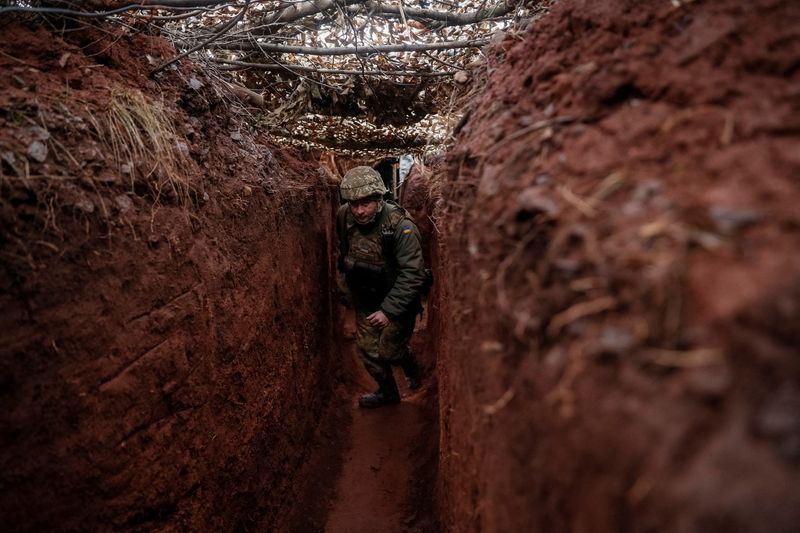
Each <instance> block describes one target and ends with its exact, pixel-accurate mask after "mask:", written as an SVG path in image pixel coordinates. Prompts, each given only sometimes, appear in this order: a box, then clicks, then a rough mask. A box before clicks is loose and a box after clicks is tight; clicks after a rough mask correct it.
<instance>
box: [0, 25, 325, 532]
mask: <svg viewBox="0 0 800 533" xmlns="http://www.w3.org/2000/svg"><path fill="white" fill-rule="evenodd" d="M3 24H4V25H3V28H2V29H3V39H2V43H0V47H2V50H3V51H4V54H3V55H2V58H0V71H2V75H3V77H4V78H5V79H9V80H12V83H11V85H10V86H9V87H7V88H5V89H4V90H3V91H2V94H0V98H2V102H0V103H2V109H1V110H0V112H1V113H0V120H1V121H2V129H1V130H0V131H2V133H0V144H2V148H3V154H2V156H3V163H2V164H3V167H2V170H3V173H2V179H0V187H2V201H0V222H1V223H2V233H0V237H1V238H0V254H2V267H1V268H0V309H2V313H1V314H0V390H1V391H2V392H0V398H1V402H2V403H1V404H0V471H1V472H2V474H0V495H1V496H0V522H2V523H3V527H4V529H5V530H7V531H12V530H14V531H45V530H49V531H54V530H59V531H87V530H95V531H99V530H142V531H145V530H146V531H154V530H155V531H158V530H192V531H234V530H247V529H251V528H253V527H254V526H256V525H257V526H258V528H261V529H264V528H266V529H269V528H270V527H271V526H270V524H274V523H276V521H277V518H278V515H279V513H283V512H284V510H285V509H286V507H287V505H288V502H289V501H290V500H291V498H292V497H293V494H294V493H295V491H296V490H299V488H300V485H298V484H292V483H291V480H292V475H293V474H294V473H295V472H296V471H297V468H298V467H299V465H300V462H301V461H302V459H303V455H304V453H305V452H306V449H307V447H308V445H309V441H310V436H311V435H312V433H313V431H314V429H315V426H316V423H317V420H318V418H317V417H318V416H319V413H320V410H321V409H322V408H323V407H324V405H325V402H326V398H327V397H328V396H329V394H330V391H329V386H330V385H329V384H330V383H331V382H332V381H333V380H332V379H331V374H332V372H334V367H333V365H332V364H331V363H332V355H333V353H335V350H334V348H335V347H334V346H332V345H331V342H332V341H331V340H330V339H332V338H334V336H333V335H332V333H333V332H332V330H331V324H332V315H333V313H334V311H333V310H332V306H331V301H330V284H329V280H330V276H331V264H330V257H331V254H330V251H331V250H330V243H331V231H332V228H331V224H330V221H331V220H332V218H333V211H332V210H333V209H334V207H333V205H332V199H333V197H332V190H331V189H330V187H329V186H328V184H326V183H324V182H323V181H322V180H321V178H320V177H319V174H318V173H317V172H316V168H315V167H314V166H311V165H309V164H307V163H305V162H303V161H302V160H301V159H299V158H298V157H297V155H296V154H292V153H288V152H284V151H281V150H279V149H277V148H276V147H274V146H272V145H270V144H269V143H268V142H266V141H264V140H263V139H258V138H254V137H253V136H252V135H251V134H250V133H249V132H248V131H247V128H246V126H245V125H244V124H245V123H244V122H243V121H241V120H240V119H239V118H238V117H237V116H236V115H235V113H234V111H235V108H233V107H231V106H230V104H229V103H227V102H226V101H225V100H224V99H222V98H221V95H220V94H219V93H218V92H216V91H215V89H214V88H213V83H212V82H211V81H210V80H209V79H208V78H205V77H203V76H202V75H201V74H200V73H197V72H195V71H192V70H191V69H190V68H189V67H187V66H183V67H181V68H180V69H172V70H169V71H168V72H167V73H166V74H165V75H164V76H162V77H160V78H159V80H158V81H157V82H156V81H152V80H148V79H147V77H146V74H147V72H148V70H149V69H150V68H152V66H153V63H156V62H159V61H162V60H164V59H166V58H169V57H171V56H172V55H173V54H174V50H172V49H171V48H170V47H168V46H166V45H165V44H164V42H163V41H162V40H160V39H158V38H156V37H149V36H146V35H142V34H140V35H134V36H131V35H130V34H128V33H123V32H120V31H119V30H117V29H114V28H108V27H106V28H102V29H100V30H92V29H89V30H86V29H85V28H83V29H73V31H70V32H65V33H61V32H59V31H46V30H45V29H44V28H43V27H42V26H40V25H39V24H38V23H34V22H30V23H27V22H19V21H16V22H13V23H10V22H9V21H8V20H6V21H3ZM67 24H69V23H67ZM120 102H122V103H123V104H124V105H123V106H122V107H121V108H120V107H118V106H117V104H119V103H120ZM142 103H143V104H144V105H142V106H141V107H137V105H140V104H142ZM153 109H156V110H159V113H153V112H148V110H153ZM109 117H117V119H119V120H120V121H122V120H123V119H125V117H128V118H129V119H130V120H131V121H133V122H132V123H133V124H134V127H133V128H129V129H124V128H122V129H119V128H118V129H116V130H113V131H116V133H118V134H119V135H118V136H116V137H114V139H116V144H115V143H109V142H107V141H109V139H108V138H107V137H104V133H109V131H111V130H105V129H104V127H109V128H110V127H113V126H114V123H113V121H112V120H111V118H109ZM145 119H148V120H152V121H155V122H156V124H155V126H152V127H151V125H150V124H149V122H147V121H146V120H145ZM159 120H161V122H158V121H159ZM104 121H105V122H104ZM117 126H119V125H117ZM168 129H172V130H174V131H172V132H167V133H166V134H165V137H164V138H167V139H168V143H169V144H168V145H167V146H166V148H164V147H163V146H162V147H159V146H158V142H157V141H158V140H159V139H160V138H161V137H159V136H161V135H162V134H164V131H165V130H168ZM125 132H127V134H130V135H132V137H125V134H126V133H125ZM37 142H38V143H39V144H38V145H37V144H36V143H37ZM135 143H139V144H140V145H141V146H143V147H144V149H143V150H141V151H136V150H135V149H133V148H132V147H131V146H132V145H133V144H135ZM115 147H116V148H115ZM159 150H162V151H163V153H160V152H159ZM164 150H166V151H164ZM120 154H123V155H125V156H126V157H127V158H128V159H127V160H120V159H119V156H120ZM159 154H160V156H164V155H165V154H167V156H168V157H167V159H169V157H173V158H174V161H173V162H176V163H175V165H174V166H173V167H169V166H168V165H166V164H164V161H165V159H164V158H163V157H162V158H161V159H159Z"/></svg>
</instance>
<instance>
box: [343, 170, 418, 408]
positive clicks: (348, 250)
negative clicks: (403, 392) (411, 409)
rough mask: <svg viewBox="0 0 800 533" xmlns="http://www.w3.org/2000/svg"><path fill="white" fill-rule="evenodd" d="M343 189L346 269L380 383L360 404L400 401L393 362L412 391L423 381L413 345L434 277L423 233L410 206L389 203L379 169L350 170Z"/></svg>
mask: <svg viewBox="0 0 800 533" xmlns="http://www.w3.org/2000/svg"><path fill="white" fill-rule="evenodd" d="M339 191H340V193H341V197H342V199H343V200H345V201H346V202H347V203H345V204H344V205H342V207H341V208H339V212H338V214H337V218H336V227H337V232H338V236H339V270H340V271H342V273H343V274H344V279H345V283H346V284H347V289H348V290H349V292H350V294H351V295H352V299H353V305H354V307H355V312H356V328H357V333H356V343H357V345H358V350H359V354H360V357H361V360H362V362H363V363H364V366H365V367H366V369H367V372H369V374H370V376H372V378H373V379H374V380H375V381H376V382H377V383H378V390H376V391H375V392H373V393H371V394H365V395H363V396H361V397H360V398H359V401H358V404H359V406H361V407H365V408H372V407H381V406H383V405H390V404H396V403H399V402H400V393H399V392H398V390H397V383H396V382H395V379H394V374H393V373H392V366H400V367H402V369H403V372H404V373H405V376H406V382H407V383H408V386H409V388H411V389H417V388H419V386H420V377H419V370H418V367H417V363H416V361H415V359H414V355H413V354H412V352H411V350H410V349H409V347H408V342H409V340H410V339H411V334H412V333H413V331H414V324H415V323H416V318H417V315H418V314H419V313H420V311H421V310H422V303H421V292H422V290H423V288H424V287H425V285H426V283H427V281H428V274H427V273H426V270H425V264H424V261H423V258H422V246H421V238H420V234H419V230H418V229H417V226H416V225H415V224H414V222H413V221H412V220H411V218H409V216H408V214H407V213H406V211H405V210H404V209H403V208H402V207H400V206H398V205H395V204H393V203H389V202H385V201H384V200H383V198H384V195H385V193H386V192H387V191H386V186H385V185H384V183H383V180H382V179H381V176H380V174H378V172H377V171H376V170H375V169H373V168H371V167H367V166H361V167H355V168H353V169H350V170H349V171H347V173H346V174H345V175H344V178H342V182H341V184H340V186H339Z"/></svg>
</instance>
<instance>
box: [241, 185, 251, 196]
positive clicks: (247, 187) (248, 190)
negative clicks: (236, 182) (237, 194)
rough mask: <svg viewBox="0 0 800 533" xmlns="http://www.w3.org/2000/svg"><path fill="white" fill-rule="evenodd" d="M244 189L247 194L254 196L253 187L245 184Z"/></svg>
mask: <svg viewBox="0 0 800 533" xmlns="http://www.w3.org/2000/svg"><path fill="white" fill-rule="evenodd" d="M242 191H243V192H244V195H245V196H252V195H253V188H252V187H251V186H249V185H245V186H244V187H242Z"/></svg>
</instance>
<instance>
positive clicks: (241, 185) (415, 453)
mask: <svg viewBox="0 0 800 533" xmlns="http://www.w3.org/2000/svg"><path fill="white" fill-rule="evenodd" d="M799 9H800V6H798V3H797V2H791V1H788V0H758V1H757V2H753V5H752V6H748V8H744V7H742V5H741V2H736V1H735V0H719V1H718V2H703V1H695V2H684V1H674V2H634V1H630V0H609V1H608V2H599V3H598V2H586V1H582V0H562V1H560V2H554V3H553V6H552V10H551V11H550V12H549V13H548V14H547V15H546V16H543V17H542V18H541V20H539V21H536V22H535V23H534V22H532V25H531V29H530V31H528V33H526V34H518V35H513V36H508V38H503V39H498V40H497V41H496V42H494V43H493V44H492V48H491V53H489V54H488V55H487V58H486V63H485V64H484V65H483V66H480V65H479V66H477V67H475V68H476V69H479V70H476V71H474V72H472V74H474V75H475V76H474V77H475V79H476V80H478V81H480V83H481V84H482V85H481V86H480V87H478V88H476V89H475V91H474V93H472V100H471V101H470V102H468V103H466V104H465V105H466V107H465V108H464V114H463V118H462V120H460V121H459V122H458V125H457V127H456V131H455V132H454V142H453V144H452V145H451V146H450V147H449V149H448V151H447V153H446V154H443V155H441V156H440V157H438V158H431V159H429V160H426V164H429V166H428V171H427V173H425V174H424V175H421V176H419V181H418V184H417V189H416V191H417V195H416V196H414V195H412V196H410V197H408V198H406V199H405V200H404V202H405V204H404V205H406V206H407V207H409V209H411V210H412V211H413V213H414V217H415V220H417V222H418V225H419V226H420V229H421V231H422V233H423V236H424V239H425V240H426V242H427V243H428V245H429V246H430V250H428V258H427V259H430V261H429V262H430V264H431V265H432V266H433V268H434V270H435V273H436V280H437V281H436V283H435V284H434V287H433V292H432V294H431V296H430V300H429V302H428V309H427V311H426V313H425V314H424V315H423V318H422V319H421V321H420V322H419V324H418V331H417V332H416V334H415V336H414V340H413V347H414V349H415V351H416V353H417V354H418V356H419V358H420V362H421V364H422V368H423V382H424V385H423V388H422V389H421V390H420V391H418V392H413V393H412V392H411V391H407V390H405V389H403V391H402V394H403V401H402V402H401V404H400V405H398V406H392V407H386V408H382V409H378V410H374V411H365V410H360V409H358V408H357V407H356V403H355V402H356V398H357V396H358V395H359V394H361V393H363V392H366V391H369V390H370V389H371V388H372V387H373V385H372V383H371V381H370V380H369V378H368V377H367V376H366V375H365V374H364V371H363V368H361V365H360V363H359V362H358V360H357V357H356V353H355V348H354V346H353V340H352V336H353V335H352V330H353V324H352V317H350V316H349V315H348V311H346V310H345V309H344V308H342V307H341V306H340V305H339V303H338V302H337V300H336V298H335V296H334V290H333V288H334V278H335V275H336V264H335V259H334V258H335V255H336V243H335V235H334V228H333V220H334V213H335V210H336V208H337V207H338V205H339V198H338V193H337V183H336V180H335V179H332V178H330V177H329V176H325V175H322V174H321V173H320V167H321V166H322V165H321V160H320V158H319V157H317V156H318V155H319V154H317V155H314V156H313V157H312V156H311V155H309V154H308V153H303V152H298V151H295V150H292V149H289V148H286V147H282V146H279V145H276V144H274V143H273V142H272V141H270V140H269V139H267V138H265V137H263V136H260V135H259V134H257V133H253V132H247V131H244V130H245V129H246V128H242V124H241V122H240V117H239V116H238V115H236V114H235V113H233V112H231V110H230V107H229V106H228V104H227V103H226V101H224V100H223V99H221V98H220V97H219V95H218V94H217V93H216V92H215V91H214V90H213V89H212V88H211V84H210V82H209V83H200V84H199V85H198V84H197V83H194V84H190V85H187V83H186V79H187V76H189V75H191V74H197V71H195V70H192V69H194V68H195V67H193V66H191V65H187V66H185V67H181V68H182V69H185V70H174V71H167V72H166V73H165V75H164V78H163V79H164V80H165V81H164V82H163V83H161V84H160V85H159V84H156V83H155V82H153V81H152V80H149V79H148V78H147V77H146V73H147V72H148V71H149V69H150V67H149V66H148V64H147V62H148V59H147V56H148V54H147V53H143V52H149V53H151V54H152V55H153V56H154V57H155V56H160V55H164V54H168V53H172V51H170V50H165V48H168V47H167V46H166V44H165V41H163V40H161V39H160V38H158V37H156V36H152V35H146V34H143V33H142V34H136V35H132V36H131V37H130V43H129V44H131V46H127V45H126V46H122V45H120V46H117V47H114V48H109V49H110V50H112V52H113V53H109V54H104V55H103V56H102V61H96V60H95V59H94V57H95V56H91V57H89V56H87V55H86V51H85V48H86V47H87V46H91V45H92V44H87V43H86V42H84V38H85V39H86V40H87V41H91V43H96V42H101V43H102V47H103V49H104V51H105V49H106V44H109V46H110V45H111V44H116V42H117V41H116V40H114V42H113V43H107V42H105V41H102V39H109V37H108V35H105V34H103V35H100V34H97V35H95V34H91V33H90V34H87V35H83V36H81V34H79V33H77V32H76V33H67V34H65V35H66V36H65V37H63V40H58V39H54V38H52V33H51V32H50V30H48V29H46V28H42V27H39V26H37V25H36V24H15V23H7V24H6V22H5V21H2V22H3V24H6V25H5V26H3V30H4V32H3V37H2V38H0V48H2V52H3V53H2V54H0V73H2V74H3V79H8V80H11V82H12V83H10V85H7V86H4V87H3V88H2V89H0V104H2V113H0V125H1V126H2V127H0V147H2V151H0V156H1V159H2V161H0V165H2V166H0V170H2V173H1V174H0V191H2V195H0V227H1V228H2V233H0V258H2V264H1V265H0V310H2V313H0V523H2V524H3V527H4V529H7V530H9V531H24V532H28V531H30V532H33V531H36V532H38V531H107V530H112V531H129V532H139V531H164V532H167V531H231V532H240V531H241V532H244V531H286V532H295V531H297V532H301V533H302V532H306V531H309V532H316V531H329V532H346V531H353V532H360V531H365V532H372V531H380V532H415V533H416V532H420V533H427V532H435V531H452V532H456V533H461V532H473V531H474V532H483V531H486V532H516V531H537V532H576V533H582V532H592V533H626V532H631V533H633V532H636V533H640V532H647V533H650V532H654V533H656V532H661V531H668V532H676V533H693V532H695V531H703V532H710V533H716V532H720V533H722V532H726V533H727V532H730V531H747V532H755V533H762V532H764V533H784V532H786V533H789V532H794V531H795V530H796V529H797V524H798V523H800V466H798V465H800V366H799V365H798V358H797V353H798V346H800V336H799V335H798V329H797V327H796V324H798V323H800V303H799V302H800V276H799V275H798V273H800V255H798V252H797V251H798V250H800V232H799V231H798V228H800V222H798V217H797V208H796V206H797V203H798V196H800V192H798V187H797V179H796V177H797V176H798V175H800V160H799V159H798V157H797V154H798V153H800V151H799V150H798V146H800V136H798V131H800V128H799V127H798V124H800V122H798V116H800V115H798V109H800V107H798V104H797V95H798V93H797V86H798V76H799V75H800V68H798V64H800V63H798V57H799V56H800V54H799V53H798V50H800V44H798V43H800V37H798V34H797V31H796V29H795V27H794V26H792V25H791V24H788V23H787V21H791V20H798V19H800V11H798V10H799ZM101 33H102V32H101ZM60 38H61V37H59V39H60ZM70 39H74V40H72V41H70ZM64 50H69V55H68V56H67V55H64ZM9 57H12V59H9ZM20 61H22V62H20ZM62 63H63V64H62ZM198 81H199V80H198ZM206 81H208V80H206ZM65 87H67V88H69V91H66V93H65V92H64V88H65ZM109 87H112V88H115V89H117V90H114V91H109V90H108V88H109ZM71 95H72V96H74V97H75V98H74V100H72V99H70V98H71ZM120 95H123V96H120ZM125 95H127V96H125ZM131 95H138V96H136V97H135V98H134V97H132V96H131ZM139 97H141V98H139ZM115 98H123V100H122V102H123V103H127V104H130V103H131V102H142V101H144V102H148V105H157V104H158V105H163V106H164V109H163V110H164V116H165V117H168V118H169V120H170V121H171V123H174V126H175V127H174V128H171V129H172V130H174V133H175V135H176V136H177V137H178V139H179V140H180V143H181V144H180V146H181V148H185V149H186V150H181V151H182V152H185V153H186V154H188V155H187V159H185V160H182V161H181V166H180V170H181V172H180V173H179V178H180V179H179V180H177V181H172V182H170V181H169V180H168V179H167V177H169V176H172V177H173V178H174V177H175V176H174V174H170V172H171V171H174V170H175V169H174V168H163V167H161V166H159V164H160V160H158V158H155V160H148V161H145V162H144V163H146V164H144V163H143V164H142V165H141V167H142V168H136V166H135V165H133V166H132V165H130V164H128V163H127V162H124V163H125V164H124V165H120V164H119V163H121V162H120V161H116V160H115V155H116V154H115V153H114V152H115V149H114V147H110V146H106V145H104V144H103V143H102V138H101V136H98V135H97V133H98V132H97V131H94V130H93V129H92V127H90V126H91V124H92V122H91V120H93V119H95V118H96V117H102V116H103V115H104V113H106V112H107V110H108V109H109V108H111V107H114V106H115V105H116V106H117V107H118V106H119V104H120V101H119V100H114V99H115ZM159 103H160V104H159ZM145 107H146V106H145ZM32 123H33V124H36V126H32V125H31V124H32ZM40 123H41V124H44V125H45V126H47V128H48V131H47V132H46V133H47V135H44V134H43V133H42V131H41V129H42V128H41V126H40ZM48 136H49V137H48ZM48 139H52V141H49V140H48ZM44 141H48V142H49V143H50V144H47V146H48V147H49V150H50V152H48V153H47V154H43V153H42V143H44ZM56 141H57V142H56ZM36 143H39V144H36ZM29 146H34V147H38V150H34V151H33V152H28V149H29ZM25 154H28V155H27V156H26V155H25ZM28 156H29V157H28ZM36 157H38V158H40V159H41V158H42V157H44V160H43V161H39V162H37V161H36ZM142 157H148V154H144V155H143V156H142ZM21 162H27V163H29V164H30V169H31V174H30V175H25V174H24V172H23V171H24V169H25V168H26V167H25V165H23V164H21ZM123 166H124V167H125V169H126V170H125V171H123V170H122V168H123ZM153 169H155V170H153ZM159 180H161V181H159ZM164 180H166V181H164ZM399 377H400V376H399V374H398V378H399ZM398 381H401V382H402V379H399V380H398Z"/></svg>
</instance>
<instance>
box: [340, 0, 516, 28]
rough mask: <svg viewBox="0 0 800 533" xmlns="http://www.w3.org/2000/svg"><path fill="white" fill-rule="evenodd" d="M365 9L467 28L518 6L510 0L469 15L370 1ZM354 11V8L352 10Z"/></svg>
mask: <svg viewBox="0 0 800 533" xmlns="http://www.w3.org/2000/svg"><path fill="white" fill-rule="evenodd" d="M364 7H365V8H366V9H368V10H369V12H370V13H372V14H381V15H393V16H403V15H404V16H405V18H407V19H415V20H421V21H431V20H435V21H437V22H441V23H442V25H443V26H465V25H467V24H475V23H477V22H481V21H483V20H487V19H492V18H497V17H502V16H503V15H507V14H508V13H510V12H511V11H513V10H514V8H515V7H516V4H515V3H514V2H511V1H510V0H505V1H503V2H500V3H499V4H497V5H495V6H491V7H487V8H484V9H479V10H477V11H471V12H468V13H454V12H450V11H438V10H436V9H421V8H414V7H403V8H402V9H401V8H400V6H389V5H386V4H383V3H380V2H376V1H375V0H368V1H367V2H365V3H364ZM351 9H352V8H351Z"/></svg>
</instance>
